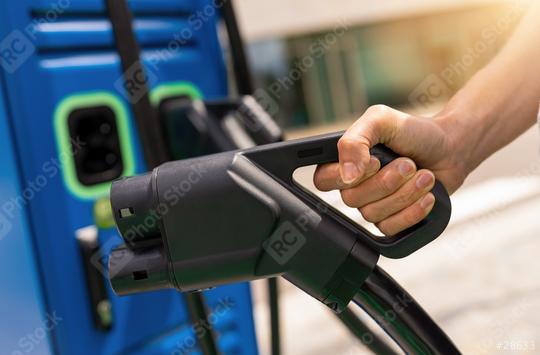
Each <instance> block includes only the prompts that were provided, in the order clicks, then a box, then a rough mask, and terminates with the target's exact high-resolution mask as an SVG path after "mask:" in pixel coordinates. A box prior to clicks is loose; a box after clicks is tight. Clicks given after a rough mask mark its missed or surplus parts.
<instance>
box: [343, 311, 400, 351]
mask: <svg viewBox="0 0 540 355" xmlns="http://www.w3.org/2000/svg"><path fill="white" fill-rule="evenodd" d="M337 316H338V318H339V319H340V320H341V322H342V323H343V325H345V326H346V327H347V329H349V331H350V332H351V333H352V334H353V335H354V336H356V338H357V339H358V340H360V342H362V344H364V345H365V346H366V347H367V348H368V349H369V350H371V352H373V353H374V354H378V355H396V354H397V353H396V352H395V351H394V350H393V349H392V348H391V347H390V346H389V345H388V344H387V343H386V342H385V341H384V340H383V339H381V338H380V337H379V336H378V335H377V334H375V333H373V332H372V331H371V329H369V327H368V326H367V325H366V324H365V323H364V322H363V321H362V320H361V319H360V318H358V316H357V315H356V314H355V313H354V312H353V311H352V310H351V309H349V308H346V309H345V310H344V311H343V312H341V313H339V314H338V315H337Z"/></svg>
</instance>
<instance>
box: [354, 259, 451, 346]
mask: <svg viewBox="0 0 540 355" xmlns="http://www.w3.org/2000/svg"><path fill="white" fill-rule="evenodd" d="M353 301H354V302H355V303H356V304H357V305H358V306H360V307H361V308H362V309H364V311H366V313H367V314H369V315H370V316H371V317H372V318H373V319H375V321H377V323H378V324H379V325H380V326H381V327H382V328H383V329H384V330H385V331H386V332H387V333H388V335H390V337H392V338H393V339H394V341H395V342H396V343H397V344H398V345H399V346H400V347H401V348H402V349H403V351H405V352H406V353H407V354H452V355H455V354H460V352H459V350H458V349H457V347H456V346H455V345H454V343H452V341H451V340H450V338H449V337H448V336H447V335H446V334H445V333H444V331H443V330H442V329H441V328H439V326H438V325H437V324H436V323H435V322H434V321H433V320H432V319H431V317H430V316H429V315H428V314H427V313H426V311H424V310H423V309H422V307H421V306H420V305H419V304H418V303H417V302H416V301H415V300H414V299H413V298H412V297H411V295H409V294H408V293H407V291H405V290H404V289H403V288H401V286H400V285H399V284H398V283H397V282H396V281H395V280H393V279H392V278H391V277H390V276H389V275H388V274H386V273H385V272H384V271H383V270H382V269H381V268H379V267H376V268H375V270H374V271H373V273H372V274H371V275H370V276H369V277H368V279H367V280H366V282H365V283H364V285H363V286H362V288H361V290H360V292H359V293H358V294H357V295H356V296H355V297H354V299H353Z"/></svg>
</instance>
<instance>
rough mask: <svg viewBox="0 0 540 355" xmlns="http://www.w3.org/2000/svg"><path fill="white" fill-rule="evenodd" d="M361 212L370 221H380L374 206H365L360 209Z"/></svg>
mask: <svg viewBox="0 0 540 355" xmlns="http://www.w3.org/2000/svg"><path fill="white" fill-rule="evenodd" d="M359 211H360V213H361V214H362V217H364V219H365V220H366V221H368V222H369V223H377V222H379V220H378V218H377V215H376V213H375V211H374V210H373V209H372V208H369V207H364V208H360V209H359Z"/></svg>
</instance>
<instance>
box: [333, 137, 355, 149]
mask: <svg viewBox="0 0 540 355" xmlns="http://www.w3.org/2000/svg"><path fill="white" fill-rule="evenodd" d="M356 144H358V140H357V139H354V138H353V137H350V136H343V137H341V138H340V139H339V140H338V144H337V146H338V149H339V150H340V151H346V150H351V149H354V147H355V145H356Z"/></svg>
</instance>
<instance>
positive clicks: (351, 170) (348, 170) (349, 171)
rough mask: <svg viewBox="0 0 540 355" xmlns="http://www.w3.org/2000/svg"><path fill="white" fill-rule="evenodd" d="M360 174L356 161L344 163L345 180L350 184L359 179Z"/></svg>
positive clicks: (343, 177)
mask: <svg viewBox="0 0 540 355" xmlns="http://www.w3.org/2000/svg"><path fill="white" fill-rule="evenodd" d="M359 176H360V171H358V167H357V166H356V164H354V163H345V164H343V176H342V179H343V182H344V183H346V184H348V183H351V182H353V181H355V180H356V179H358V178H359Z"/></svg>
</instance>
